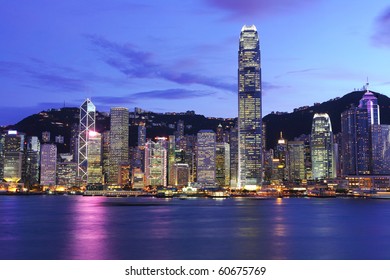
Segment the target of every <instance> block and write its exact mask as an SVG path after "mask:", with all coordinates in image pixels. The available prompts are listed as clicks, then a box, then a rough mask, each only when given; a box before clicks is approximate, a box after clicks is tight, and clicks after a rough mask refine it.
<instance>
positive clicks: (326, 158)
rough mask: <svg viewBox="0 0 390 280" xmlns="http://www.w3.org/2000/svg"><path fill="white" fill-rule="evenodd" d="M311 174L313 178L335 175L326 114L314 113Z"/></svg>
mask: <svg viewBox="0 0 390 280" xmlns="http://www.w3.org/2000/svg"><path fill="white" fill-rule="evenodd" d="M310 149H311V161H312V174H313V175H312V176H313V179H315V180H321V179H328V178H334V177H335V166H334V146H333V132H332V124H331V121H330V118H329V115H328V114H326V113H325V114H314V117H313V123H312V131H311V141H310Z"/></svg>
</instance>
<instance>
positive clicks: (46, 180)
mask: <svg viewBox="0 0 390 280" xmlns="http://www.w3.org/2000/svg"><path fill="white" fill-rule="evenodd" d="M56 179H57V146H56V145H55V144H42V146H41V185H42V186H55V185H56V183H57V180H56Z"/></svg>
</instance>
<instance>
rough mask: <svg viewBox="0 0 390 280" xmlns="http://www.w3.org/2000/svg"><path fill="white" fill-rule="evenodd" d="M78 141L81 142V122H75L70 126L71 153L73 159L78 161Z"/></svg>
mask: <svg viewBox="0 0 390 280" xmlns="http://www.w3.org/2000/svg"><path fill="white" fill-rule="evenodd" d="M78 142H79V124H78V123H74V124H72V125H71V127H70V145H69V146H70V148H69V150H70V153H71V154H72V155H73V161H74V162H77V163H78V156H79V152H78Z"/></svg>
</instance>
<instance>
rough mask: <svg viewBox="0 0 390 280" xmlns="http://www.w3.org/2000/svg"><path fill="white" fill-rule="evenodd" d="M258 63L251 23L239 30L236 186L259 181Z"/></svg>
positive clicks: (260, 178)
mask: <svg viewBox="0 0 390 280" xmlns="http://www.w3.org/2000/svg"><path fill="white" fill-rule="evenodd" d="M261 117H262V116H261V66H260V47H259V36H258V33H257V29H256V27H255V26H254V25H250V26H247V25H245V26H244V27H243V28H242V29H241V35H240V45H239V50H238V141H239V144H238V145H239V168H238V187H243V188H245V187H247V188H254V187H257V186H259V185H261V183H262V173H263V170H262V169H263V164H262V147H263V145H262V119H261Z"/></svg>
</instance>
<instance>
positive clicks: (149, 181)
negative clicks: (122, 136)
mask: <svg viewBox="0 0 390 280" xmlns="http://www.w3.org/2000/svg"><path fill="white" fill-rule="evenodd" d="M145 179H146V185H147V186H166V185H167V143H166V139H165V138H157V142H154V141H152V140H148V141H147V142H146V145H145Z"/></svg>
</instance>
